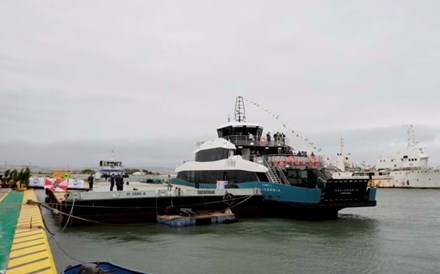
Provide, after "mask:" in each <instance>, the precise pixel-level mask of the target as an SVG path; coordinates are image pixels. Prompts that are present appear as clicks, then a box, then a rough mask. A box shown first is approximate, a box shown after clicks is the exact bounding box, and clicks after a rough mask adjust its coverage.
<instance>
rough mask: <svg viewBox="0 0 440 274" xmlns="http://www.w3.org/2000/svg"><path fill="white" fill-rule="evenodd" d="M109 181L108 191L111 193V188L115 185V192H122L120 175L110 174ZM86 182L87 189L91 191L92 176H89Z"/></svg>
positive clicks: (122, 185)
mask: <svg viewBox="0 0 440 274" xmlns="http://www.w3.org/2000/svg"><path fill="white" fill-rule="evenodd" d="M109 181H110V191H113V188H114V187H115V185H116V190H118V191H119V190H120V191H122V190H124V179H123V177H122V175H121V174H116V175H115V174H111V175H110V177H109ZM87 182H88V183H89V189H90V190H93V182H94V177H93V174H90V176H89V177H88V178H87Z"/></svg>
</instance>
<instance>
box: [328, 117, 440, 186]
mask: <svg viewBox="0 0 440 274" xmlns="http://www.w3.org/2000/svg"><path fill="white" fill-rule="evenodd" d="M407 132H408V144H407V146H406V148H404V149H403V150H401V151H399V152H397V153H396V154H395V155H393V156H389V157H380V158H379V159H378V160H377V162H376V165H375V167H374V169H372V170H361V171H357V172H356V171H346V170H345V169H341V167H342V166H344V167H346V166H347V165H344V164H338V168H340V169H341V171H340V172H335V173H333V177H334V178H347V177H349V178H354V177H365V176H371V177H372V179H373V184H374V185H375V186H376V187H384V188H393V187H396V188H440V168H433V167H430V166H429V165H428V160H429V156H428V155H427V154H426V153H425V152H424V151H423V148H422V147H420V146H417V143H416V142H415V141H414V128H413V126H412V125H409V126H408V130H407ZM339 156H341V158H342V161H344V160H346V161H347V162H348V163H350V161H351V158H348V157H346V156H345V155H343V153H341V155H338V157H339ZM339 161H341V160H339Z"/></svg>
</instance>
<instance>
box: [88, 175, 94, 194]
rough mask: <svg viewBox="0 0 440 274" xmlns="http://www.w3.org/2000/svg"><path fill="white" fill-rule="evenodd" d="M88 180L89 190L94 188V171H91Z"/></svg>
mask: <svg viewBox="0 0 440 274" xmlns="http://www.w3.org/2000/svg"><path fill="white" fill-rule="evenodd" d="M87 181H88V182H89V190H93V173H90V175H89V177H88V178H87Z"/></svg>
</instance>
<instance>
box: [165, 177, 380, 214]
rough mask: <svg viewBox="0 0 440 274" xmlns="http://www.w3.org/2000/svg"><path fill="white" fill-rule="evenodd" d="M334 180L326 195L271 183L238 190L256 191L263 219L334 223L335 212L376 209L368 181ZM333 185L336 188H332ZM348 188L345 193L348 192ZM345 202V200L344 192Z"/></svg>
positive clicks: (246, 185) (177, 181)
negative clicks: (262, 210) (261, 204)
mask: <svg viewBox="0 0 440 274" xmlns="http://www.w3.org/2000/svg"><path fill="white" fill-rule="evenodd" d="M173 183H175V184H181V185H185V186H193V185H194V184H193V183H190V182H187V181H184V180H181V179H175V180H173ZM344 184H347V180H334V181H333V184H331V183H328V185H327V193H322V191H321V189H319V188H305V187H299V186H292V185H284V184H275V183H270V182H243V183H238V184H237V186H238V187H239V188H259V189H260V190H261V193H262V195H263V198H264V202H263V208H264V216H265V217H291V218H300V219H333V218H336V217H337V215H338V211H339V210H341V209H343V208H348V207H373V206H376V188H374V187H368V188H367V184H368V180H367V179H365V180H362V179H358V180H349V183H348V185H344ZM335 185H336V186H335ZM215 186H216V185H214V184H209V183H206V184H199V187H203V188H207V189H212V188H215ZM347 188H348V189H347ZM342 190H345V191H350V193H347V194H348V195H347V198H346V197H345V196H344V191H342Z"/></svg>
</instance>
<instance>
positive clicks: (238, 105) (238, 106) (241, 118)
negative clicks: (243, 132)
mask: <svg viewBox="0 0 440 274" xmlns="http://www.w3.org/2000/svg"><path fill="white" fill-rule="evenodd" d="M234 116H235V121H236V122H246V114H245V109H244V100H243V96H238V97H237V99H236V100H235V113H234Z"/></svg>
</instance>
